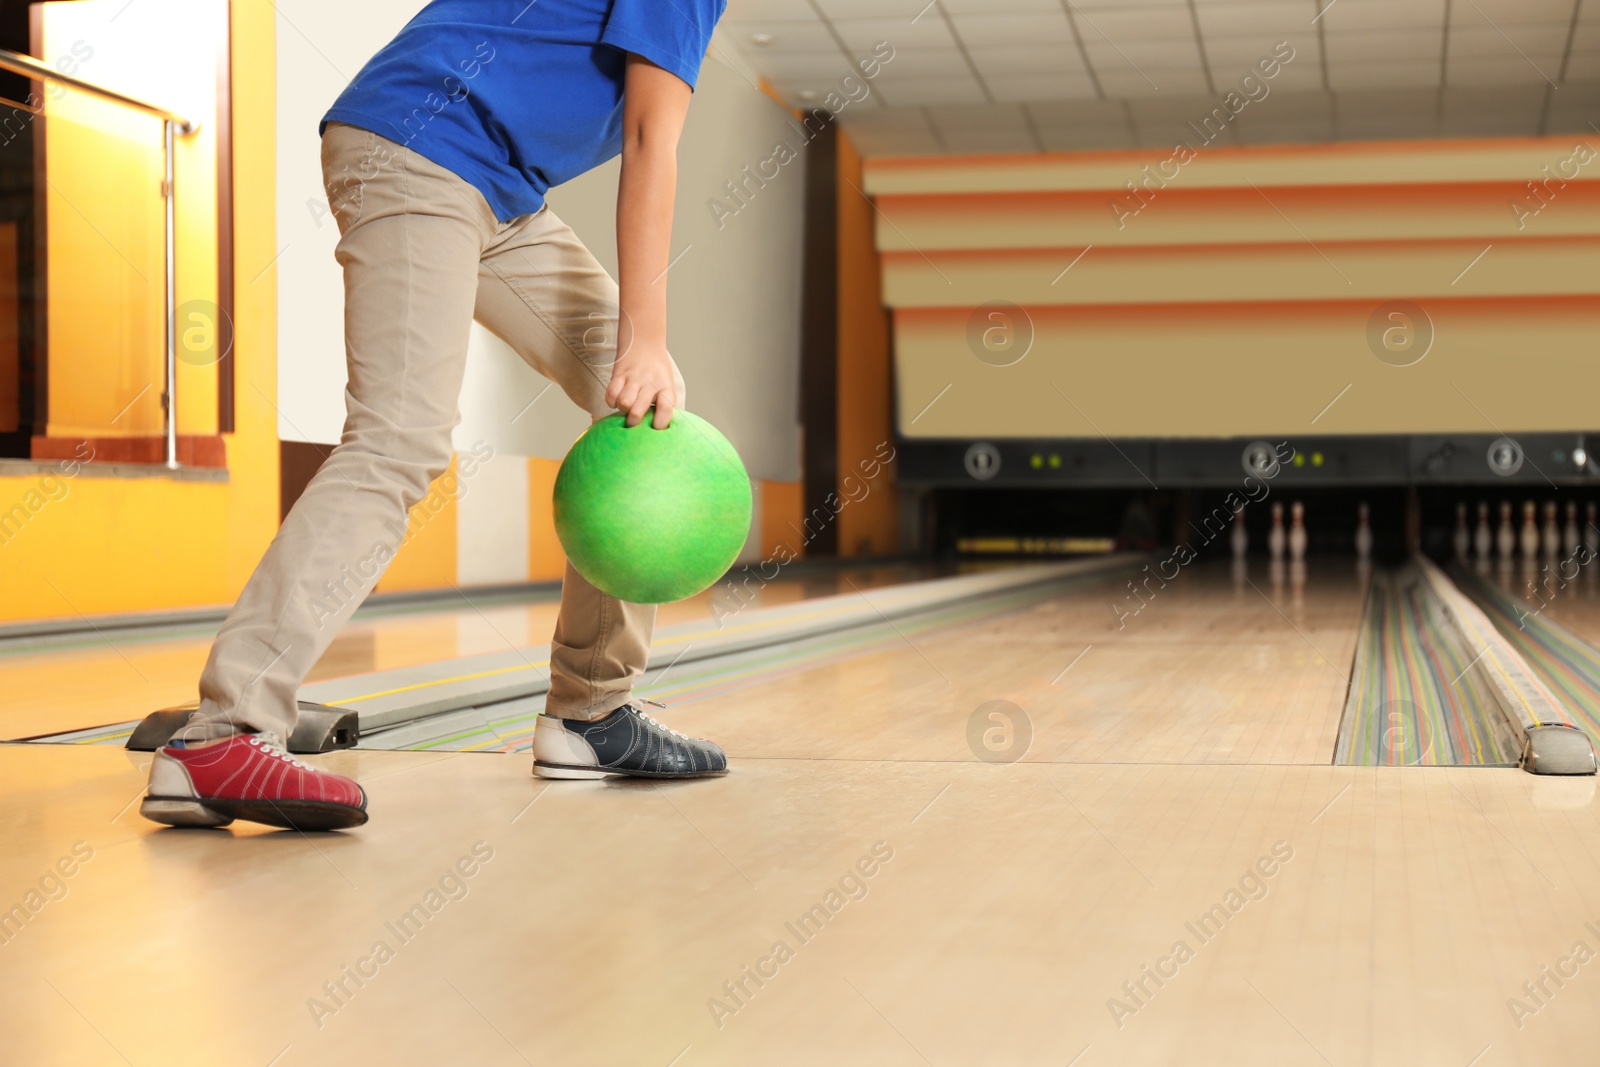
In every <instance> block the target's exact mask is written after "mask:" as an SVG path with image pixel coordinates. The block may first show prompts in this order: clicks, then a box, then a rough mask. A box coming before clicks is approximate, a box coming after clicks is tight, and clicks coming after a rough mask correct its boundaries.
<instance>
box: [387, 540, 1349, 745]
mask: <svg viewBox="0 0 1600 1067" xmlns="http://www.w3.org/2000/svg"><path fill="white" fill-rule="evenodd" d="M1126 580H1127V574H1122V575H1119V576H1115V577H1111V578H1107V579H1102V580H1097V581H1094V582H1084V583H1079V584H1075V585H1070V586H1067V587H1065V588H1064V590H1063V591H1062V592H1059V593H1057V594H1055V595H1045V596H1044V598H1043V599H1035V600H1034V602H1032V603H1023V604H1020V605H1017V604H1013V605H1011V606H1005V607H1002V608H1000V609H998V610H990V611H988V612H985V613H982V614H979V615H977V616H976V617H967V618H958V619H956V620H954V621H950V622H946V623H939V622H938V620H933V621H932V622H928V621H926V620H917V619H912V620H901V621H899V622H896V623H894V624H891V625H888V626H885V627H882V628H879V629H880V632H877V633H871V632H868V633H864V634H863V633H856V634H840V635H837V637H835V638H833V639H831V640H826V641H815V642H811V643H809V644H807V645H805V646H791V647H788V648H783V647H779V648H771V649H762V650H758V651H757V652H756V653H751V654H746V655H741V656H739V657H724V658H722V662H718V661H717V660H707V661H703V662H700V663H695V664H691V665H687V666H686V667H684V668H681V671H682V673H681V674H675V675H674V676H673V677H671V678H669V679H666V680H664V681H663V680H660V679H656V678H651V677H649V676H647V678H646V685H645V686H644V687H643V689H642V692H644V693H645V695H648V696H651V697H654V698H656V699H659V700H662V701H663V702H664V703H666V704H667V705H668V706H667V709H666V710H665V711H663V712H661V713H660V717H661V718H662V719H663V721H665V722H667V723H669V724H670V725H672V726H673V727H675V728H677V729H680V730H683V731H685V732H689V733H694V734H697V735H699V736H703V737H711V738H715V739H716V740H718V741H719V742H721V743H722V744H724V745H725V746H726V747H727V749H728V751H729V753H730V755H731V756H732V757H733V758H734V759H735V760H738V759H850V760H916V761H957V760H970V759H972V758H973V756H974V755H975V754H977V755H979V756H980V758H993V759H995V760H997V761H1012V760H1016V759H1022V760H1025V761H1029V762H1051V763H1302V764H1323V763H1327V762H1329V761H1330V760H1331V758H1332V754H1333V748H1334V744H1335V741H1336V737H1337V733H1338V726H1339V719H1340V715H1341V712H1342V709H1343V705H1344V699H1345V693H1346V689H1347V687H1348V684H1349V671H1350V664H1351V659H1352V657H1353V655H1354V649H1355V641H1356V637H1357V631H1358V626H1359V622H1360V616H1361V610H1362V605H1363V601H1364V595H1365V579H1364V577H1362V576H1361V575H1360V574H1359V573H1358V572H1357V571H1356V569H1355V567H1354V565H1353V564H1352V565H1349V566H1344V565H1339V564H1332V565H1327V566H1318V567H1314V568H1313V569H1312V570H1311V571H1310V573H1309V574H1308V573H1307V572H1306V571H1305V569H1304V568H1295V569H1285V568H1277V569H1274V568H1271V567H1269V566H1266V565H1257V566H1256V567H1255V568H1254V569H1253V570H1246V571H1235V570H1233V569H1232V568H1231V566H1230V565H1229V564H1222V565H1204V564H1197V565H1195V566H1194V567H1191V568H1189V569H1187V570H1185V571H1184V572H1183V573H1181V574H1180V576H1179V577H1178V578H1177V579H1176V580H1174V581H1172V582H1169V583H1167V584H1166V586H1165V588H1158V586H1157V583H1156V582H1155V581H1154V580H1152V582H1151V584H1150V586H1149V588H1150V590H1151V592H1148V593H1146V594H1145V595H1146V597H1147V598H1148V599H1147V600H1145V601H1143V602H1142V606H1141V602H1140V601H1138V600H1135V599H1133V597H1132V594H1131V593H1130V592H1129V590H1128V587H1127V584H1126ZM1113 605H1115V606H1116V607H1115V610H1114V609H1113ZM841 645H847V646H848V647H843V648H841V647H840V646H841ZM536 710H537V708H536V704H535V703H534V702H532V701H514V702H507V703H506V704H501V705H489V706H486V707H482V708H478V709H473V710H472V711H470V712H464V713H456V715H457V719H456V721H455V722H454V723H452V725H451V729H450V730H448V731H446V730H442V729H438V728H432V729H430V728H429V726H428V725H427V724H426V723H421V724H416V725H414V726H411V727H406V728H405V730H406V731H408V733H405V734H402V735H400V736H398V737H393V738H389V739H385V738H384V735H381V734H380V735H376V736H374V737H371V738H368V739H366V740H365V741H364V742H363V743H364V745H373V746H378V745H387V744H397V745H400V746H402V747H409V745H410V744H411V743H416V744H417V745H419V746H421V747H441V748H452V747H470V748H484V749H488V748H495V749H498V750H501V751H510V750H516V749H522V748H525V747H526V744H527V741H526V736H527V734H528V733H530V732H531V729H532V718H531V716H532V714H533V712H534V711H536ZM994 715H999V716H1000V718H993V717H992V716H994ZM473 719H475V720H476V721H473V722H469V721H468V720H473ZM468 729H472V730H474V731H475V734H474V735H473V736H469V737H464V736H463V733H462V732H463V731H465V730H468ZM446 734H450V735H451V736H449V737H446V736H445V735H446ZM986 735H987V739H988V740H987V742H986V741H985V737H986ZM980 750H981V751H980Z"/></svg>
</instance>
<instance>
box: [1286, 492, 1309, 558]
mask: <svg viewBox="0 0 1600 1067" xmlns="http://www.w3.org/2000/svg"><path fill="white" fill-rule="evenodd" d="M1289 515H1290V526H1289V559H1290V561H1291V562H1293V563H1304V562H1305V561H1306V541H1307V537H1306V506H1305V505H1304V504H1302V503H1300V501H1298V500H1296V501H1295V502H1294V503H1293V504H1292V505H1290V507H1289Z"/></svg>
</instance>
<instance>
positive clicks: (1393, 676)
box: [1336, 571, 1517, 767]
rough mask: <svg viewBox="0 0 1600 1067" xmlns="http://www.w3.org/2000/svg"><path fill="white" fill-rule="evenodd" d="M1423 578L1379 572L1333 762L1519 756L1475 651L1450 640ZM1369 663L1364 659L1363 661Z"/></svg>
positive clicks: (1489, 761)
mask: <svg viewBox="0 0 1600 1067" xmlns="http://www.w3.org/2000/svg"><path fill="white" fill-rule="evenodd" d="M1448 635H1449V630H1448V629H1447V627H1446V625H1445V623H1444V620H1443V619H1442V618H1440V617H1439V616H1438V614H1437V613H1436V611H1435V610H1434V609H1433V608H1432V607H1431V606H1430V603H1429V598H1428V596H1427V595H1426V591H1425V588H1424V586H1423V585H1422V583H1420V582H1418V581H1415V580H1411V578H1410V576H1409V574H1408V572H1405V571H1401V572H1394V573H1391V572H1380V573H1377V574H1375V575H1374V576H1373V579H1372V585H1371V588H1370V590H1369V591H1368V600H1367V610H1366V611H1365V613H1364V614H1363V616H1362V625H1361V633H1360V638H1359V640H1360V642H1361V645H1362V649H1361V652H1360V653H1358V655H1357V657H1356V663H1357V665H1358V666H1357V670H1358V671H1359V672H1360V676H1358V677H1354V678H1352V679H1351V692H1350V699H1349V701H1348V702H1347V704H1346V715H1345V722H1344V724H1343V727H1342V730H1341V737H1340V740H1339V745H1338V748H1337V749H1336V752H1337V759H1336V762H1338V763H1341V764H1349V765H1355V766H1366V767H1401V766H1463V765H1479V766H1481V765H1505V764H1511V763H1515V762H1516V758H1517V753H1516V752H1515V751H1514V749H1513V748H1512V741H1513V740H1514V739H1512V738H1511V737H1510V736H1509V734H1508V732H1507V730H1506V729H1505V728H1504V727H1503V726H1502V724H1501V721H1500V720H1501V712H1500V710H1499V707H1498V705H1497V704H1496V703H1495V697H1494V694H1493V693H1492V691H1491V690H1490V689H1489V687H1488V686H1486V685H1485V684H1484V681H1483V679H1482V677H1481V676H1480V675H1479V673H1478V671H1477V670H1475V669H1474V668H1475V667H1477V666H1479V663H1478V662H1477V661H1475V660H1474V659H1473V657H1474V656H1475V655H1476V654H1477V651H1478V650H1463V649H1461V648H1460V647H1458V645H1457V643H1456V642H1455V641H1452V640H1450V638H1449V636H1448ZM1362 665H1364V667H1363V666H1362Z"/></svg>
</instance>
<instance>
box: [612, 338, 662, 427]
mask: <svg viewBox="0 0 1600 1067" xmlns="http://www.w3.org/2000/svg"><path fill="white" fill-rule="evenodd" d="M606 403H607V404H608V405H610V406H611V407H614V408H616V409H617V410H618V411H620V412H622V413H623V414H624V415H625V416H627V417H626V419H625V420H624V425H627V426H637V425H639V423H640V422H641V421H642V420H643V419H644V413H645V412H646V411H649V410H650V409H651V408H652V407H654V408H655V409H656V414H655V418H654V419H653V420H651V425H652V426H654V427H655V428H656V429H658V430H665V429H666V428H667V426H668V425H670V424H671V422H672V413H673V411H674V410H675V409H676V408H677V406H678V389H677V386H676V384H675V383H674V379H673V375H672V357H671V356H669V355H668V354H667V348H666V346H665V345H663V344H644V343H642V342H635V343H634V344H633V345H632V346H631V347H629V348H628V350H627V351H626V352H624V353H623V354H622V355H621V356H618V357H617V361H616V363H615V364H613V366H612V368H611V384H610V385H609V386H608V387H607V388H606Z"/></svg>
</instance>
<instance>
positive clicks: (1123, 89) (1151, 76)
mask: <svg viewBox="0 0 1600 1067" xmlns="http://www.w3.org/2000/svg"><path fill="white" fill-rule="evenodd" d="M1097 77H1098V78H1099V80H1100V88H1101V90H1102V91H1104V92H1105V94H1106V95H1107V96H1126V97H1128V98H1130V99H1135V98H1137V99H1143V98H1147V97H1151V96H1155V95H1156V94H1157V93H1206V92H1209V91H1210V90H1209V88H1208V87H1207V86H1206V76H1205V74H1203V73H1202V72H1201V71H1200V69H1199V68H1198V67H1194V68H1187V69H1183V70H1172V69H1165V68H1161V67H1153V68H1148V69H1146V70H1145V71H1144V72H1143V73H1142V74H1141V73H1139V72H1137V71H1133V70H1129V69H1127V68H1126V67H1124V68H1123V69H1121V70H1102V71H1100V72H1098V74H1097Z"/></svg>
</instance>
